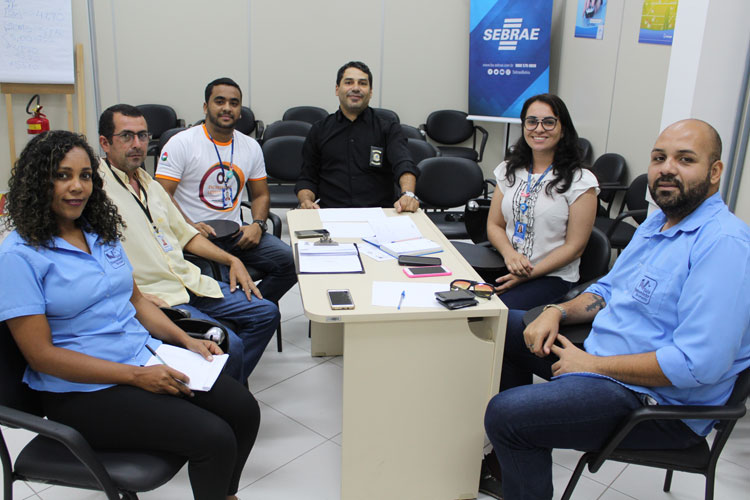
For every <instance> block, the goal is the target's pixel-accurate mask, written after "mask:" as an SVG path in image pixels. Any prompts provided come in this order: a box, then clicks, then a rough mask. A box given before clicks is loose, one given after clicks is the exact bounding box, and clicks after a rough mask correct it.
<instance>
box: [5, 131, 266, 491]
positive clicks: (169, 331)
mask: <svg viewBox="0 0 750 500" xmlns="http://www.w3.org/2000/svg"><path fill="white" fill-rule="evenodd" d="M98 167H99V160H98V159H97V158H96V156H95V154H94V152H93V150H92V149H91V147H90V146H89V145H88V144H87V143H86V140H85V138H84V137H83V136H81V135H77V134H73V133H72V132H67V131H61V130H58V131H52V132H46V133H44V134H41V135H38V136H36V137H35V138H34V139H32V140H31V141H30V142H29V144H28V145H27V146H26V148H24V150H23V152H22V153H21V156H20V157H19V159H18V161H17V162H16V164H15V166H14V168H13V171H12V173H11V178H10V181H9V187H10V190H9V192H8V201H7V210H8V214H9V217H8V219H7V220H6V227H8V228H9V229H13V228H14V229H15V230H14V231H12V232H11V233H10V234H9V235H8V236H7V238H6V239H5V240H4V241H3V243H2V245H1V246H0V269H2V272H0V321H6V322H7V324H8V327H9V329H10V332H11V334H12V335H13V339H14V340H15V342H16V344H17V345H18V348H19V349H20V351H21V353H22V354H23V356H24V358H26V361H27V362H28V367H27V369H26V372H25V373H24V378H23V380H24V382H25V383H26V384H27V385H28V386H29V387H30V388H31V389H33V390H35V391H37V392H38V394H39V396H40V399H41V402H42V406H43V408H44V411H45V414H46V415H47V416H48V417H49V418H51V419H52V420H55V421H58V422H61V423H64V424H67V425H69V426H71V427H73V428H75V429H77V430H78V431H79V432H80V433H81V434H83V436H84V437H85V438H86V439H87V440H88V441H89V443H91V445H92V446H93V447H94V448H100V449H121V450H127V449H131V450H152V451H163V452H168V453H172V454H174V455H178V456H184V457H185V458H186V459H187V461H188V471H189V474H190V482H191V486H192V489H193V495H194V497H195V498H197V499H201V500H202V499H207V500H224V499H236V496H235V495H234V494H235V493H236V492H237V489H238V483H239V478H240V474H241V473H242V469H243V467H244V465H245V461H246V460H247V457H248V455H249V454H250V450H251V449H252V447H253V444H254V442H255V438H256V436H257V433H258V426H259V424H260V412H259V408H258V403H257V402H256V401H255V399H254V398H253V396H252V394H250V393H249V392H248V391H247V390H246V389H245V388H244V387H243V386H242V385H241V384H240V383H239V382H237V381H236V380H234V379H232V378H230V377H228V376H226V375H223V374H222V375H219V378H218V379H217V380H216V382H215V384H214V386H213V388H212V389H211V390H210V391H206V392H202V391H195V392H193V391H191V390H190V389H189V388H188V387H187V386H186V385H185V382H187V381H188V380H187V378H186V377H185V375H184V374H182V373H181V372H179V371H177V370H174V369H172V368H170V367H168V366H165V365H162V364H158V365H155V366H143V365H144V364H146V362H147V361H148V360H149V359H150V358H151V352H150V349H157V348H158V347H159V346H160V345H161V343H162V341H165V342H169V343H171V344H175V345H178V346H181V347H184V348H186V349H189V350H191V351H193V352H196V353H199V354H201V355H202V356H203V357H205V358H206V359H209V360H210V359H212V355H214V354H221V349H219V347H218V346H217V345H216V344H214V343H213V342H209V341H206V340H196V339H193V338H191V337H189V336H188V335H187V334H186V333H185V332H184V331H182V330H181V329H179V328H178V327H177V326H176V325H175V324H174V323H172V322H171V321H170V320H169V319H167V317H166V316H165V315H164V314H163V313H162V312H161V310H160V309H158V308H157V307H156V306H155V305H153V304H152V303H151V302H149V301H148V300H146V299H145V298H144V297H143V295H141V293H140V291H139V290H138V287H137V286H136V285H135V283H134V281H133V268H132V267H131V265H130V262H129V261H128V258H127V256H126V255H125V252H124V251H123V249H122V246H121V245H120V242H119V238H120V236H121V232H120V229H121V227H122V225H123V222H122V219H121V218H120V215H119V214H118V213H117V209H116V208H115V206H114V204H113V203H112V202H111V201H110V200H109V199H108V198H107V196H106V194H105V193H104V190H103V189H102V179H101V177H100V176H99V173H98V172H97V169H98Z"/></svg>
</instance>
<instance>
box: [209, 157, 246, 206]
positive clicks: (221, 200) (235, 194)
mask: <svg viewBox="0 0 750 500" xmlns="http://www.w3.org/2000/svg"><path fill="white" fill-rule="evenodd" d="M244 185H245V181H244V176H243V174H242V171H241V170H240V168H239V167H238V166H237V165H232V168H231V169H230V168H229V166H228V164H227V163H224V164H222V165H220V164H219V163H218V162H217V163H215V164H214V165H212V166H211V168H209V169H208V171H207V172H206V173H205V174H204V175H203V178H202V179H201V182H200V186H199V187H198V197H199V198H200V200H201V201H202V202H203V203H204V204H205V205H206V206H207V207H208V208H210V209H212V210H219V211H223V212H228V211H231V210H232V209H233V208H234V207H235V206H236V205H237V203H239V201H240V194H241V193H242V187H243V186H244Z"/></svg>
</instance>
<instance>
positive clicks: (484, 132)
mask: <svg viewBox="0 0 750 500" xmlns="http://www.w3.org/2000/svg"><path fill="white" fill-rule="evenodd" d="M474 130H475V131H474V147H476V142H477V133H476V131H477V130H479V132H481V133H482V142H481V143H480V145H479V157H478V158H477V163H479V162H481V161H482V157H483V156H484V147H485V146H486V145H487V138H488V137H489V134H488V133H487V130H485V129H484V127H480V126H479V125H474Z"/></svg>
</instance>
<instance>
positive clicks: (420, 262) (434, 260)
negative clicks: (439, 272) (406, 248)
mask: <svg viewBox="0 0 750 500" xmlns="http://www.w3.org/2000/svg"><path fill="white" fill-rule="evenodd" d="M442 263H443V261H441V260H440V257H422V256H421V255H399V257H398V265H400V266H439V265H440V264H442Z"/></svg>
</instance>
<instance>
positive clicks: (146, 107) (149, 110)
mask: <svg viewBox="0 0 750 500" xmlns="http://www.w3.org/2000/svg"><path fill="white" fill-rule="evenodd" d="M136 108H138V109H139V110H140V111H141V113H143V117H144V118H145V119H146V124H147V125H148V132H149V133H150V134H151V140H150V141H149V142H148V150H147V152H146V154H147V155H148V156H154V155H156V154H157V149H156V148H157V146H158V144H159V138H160V137H161V134H163V133H164V132H166V131H167V130H169V129H171V128H175V127H184V126H185V120H183V119H180V118H177V113H176V112H175V110H174V108H172V107H171V106H167V105H165V104H140V105H138V106H136Z"/></svg>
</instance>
